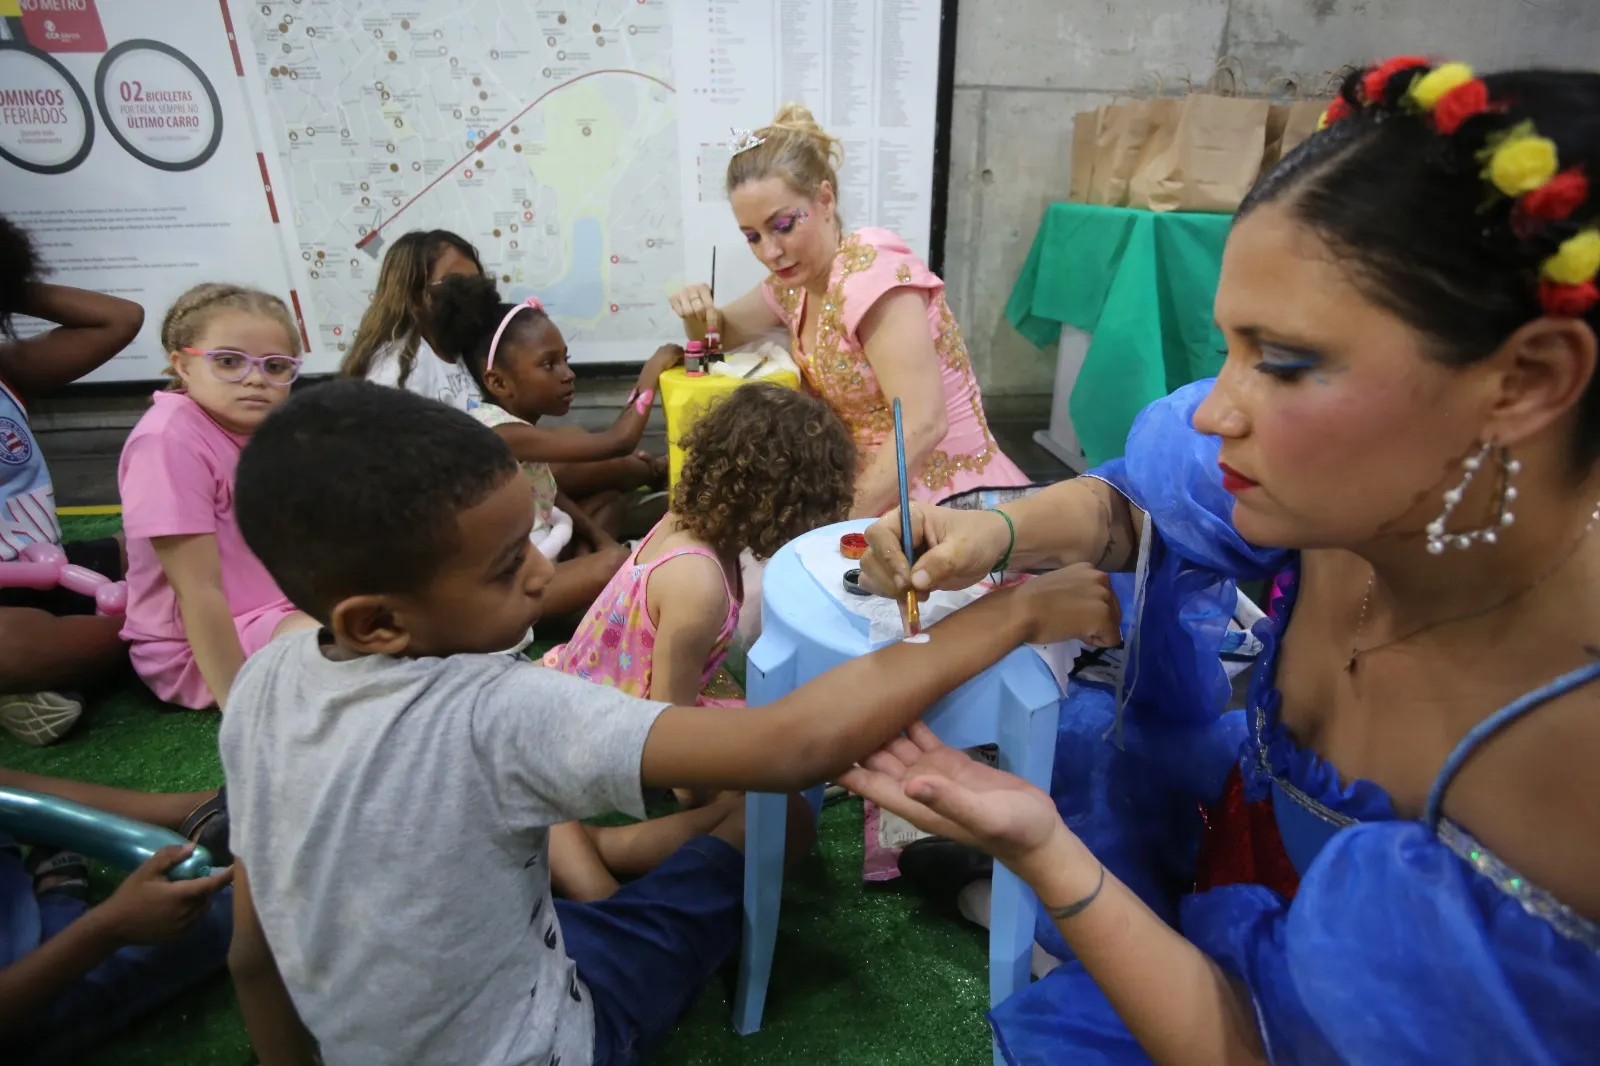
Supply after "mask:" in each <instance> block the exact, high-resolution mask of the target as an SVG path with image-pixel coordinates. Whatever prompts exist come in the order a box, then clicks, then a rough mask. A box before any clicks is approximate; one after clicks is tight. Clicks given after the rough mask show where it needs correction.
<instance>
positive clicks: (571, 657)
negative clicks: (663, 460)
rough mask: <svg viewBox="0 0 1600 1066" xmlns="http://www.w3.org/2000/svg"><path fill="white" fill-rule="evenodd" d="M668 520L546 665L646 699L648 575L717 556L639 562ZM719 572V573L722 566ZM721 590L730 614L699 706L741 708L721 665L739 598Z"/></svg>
mask: <svg viewBox="0 0 1600 1066" xmlns="http://www.w3.org/2000/svg"><path fill="white" fill-rule="evenodd" d="M671 518H672V515H671V514H668V515H667V517H666V518H665V519H663V520H662V522H661V523H660V524H658V525H657V526H656V528H655V529H653V530H651V531H650V535H649V536H648V537H645V538H644V540H641V541H640V542H639V543H638V545H637V546H636V547H635V548H634V549H633V554H632V555H631V556H629V558H628V561H627V563H626V564H625V565H624V566H623V567H622V568H621V569H620V570H618V571H617V572H616V575H615V576H613V577H612V579H611V580H610V582H608V583H607V584H606V587H605V588H604V589H602V590H601V592H600V595H599V597H598V598H596V600H595V601H594V605H593V606H592V607H590V608H589V612H588V614H586V615H584V617H583V621H582V622H580V623H579V624H578V630H577V632H576V633H574V634H573V635H572V639H571V640H570V641H568V642H567V643H565V644H561V645H558V646H557V647H554V648H551V649H550V650H549V651H548V652H546V653H545V657H544V659H543V663H544V665H545V666H548V667H550V668H552V669H555V670H560V671H561V672H562V673H566V674H572V675H574V676H576V677H581V678H583V679H584V680H585V681H593V682H595V683H596V684H599V685H609V686H611V687H613V688H619V689H621V690H622V691H624V692H626V693H628V694H629V695H630V696H639V697H641V698H645V699H648V698H650V681H651V676H652V674H653V673H654V669H653V667H654V663H655V647H656V626H655V623H654V622H652V621H651V620H650V603H649V587H650V575H651V574H652V573H654V572H655V569H656V567H658V566H660V565H661V564H662V563H665V562H667V561H668V560H671V559H676V558H678V557H679V556H682V555H703V556H705V557H706V558H708V559H710V560H711V561H712V562H717V557H716V554H715V553H714V552H712V551H710V550H709V549H706V548H679V549H677V550H675V551H669V552H665V553H663V554H662V556H661V558H659V559H654V560H652V561H650V562H648V563H641V562H639V553H640V552H641V551H643V550H644V548H645V545H647V544H649V543H650V542H651V541H652V540H654V539H655V536H656V533H658V532H659V531H660V529H661V526H662V525H664V524H666V522H667V521H669V520H670V519H671ZM717 568H718V570H721V568H722V564H721V563H720V562H717ZM722 586H723V589H724V590H725V591H726V592H727V594H728V615H727V617H726V618H724V619H723V620H722V628H721V629H720V630H719V631H718V632H717V641H716V643H715V644H714V645H713V646H712V649H711V655H710V656H709V657H708V658H707V659H706V666H705V672H704V673H703V674H702V675H701V679H700V689H701V696H700V700H699V702H700V704H701V705H702V706H729V705H743V703H744V693H743V692H742V691H741V690H740V688H739V685H738V682H736V681H734V679H733V678H732V676H730V675H729V674H728V672H727V671H726V670H724V669H723V668H722V661H723V660H724V659H726V658H727V656H728V644H729V642H731V641H732V639H733V633H734V630H735V629H736V628H737V627H738V625H739V597H738V596H737V595H736V594H735V591H734V589H733V587H732V586H731V585H729V584H728V579H727V577H726V576H724V577H723V579H722Z"/></svg>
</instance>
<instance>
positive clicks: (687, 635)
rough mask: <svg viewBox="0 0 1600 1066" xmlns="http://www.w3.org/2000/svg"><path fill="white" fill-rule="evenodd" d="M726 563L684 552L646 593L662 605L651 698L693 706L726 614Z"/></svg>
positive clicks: (665, 565)
mask: <svg viewBox="0 0 1600 1066" xmlns="http://www.w3.org/2000/svg"><path fill="white" fill-rule="evenodd" d="M721 571H722V568H721V567H720V566H718V565H717V563H716V561H715V560H712V559H707V558H706V557H705V556H703V555H684V556H680V557H678V558H676V559H672V560H670V561H668V562H666V563H663V564H662V565H661V566H659V567H657V568H656V569H655V571H654V572H653V573H651V575H650V583H649V586H648V592H647V595H648V596H649V598H650V602H651V603H653V604H658V605H659V610H660V616H659V618H658V619H657V621H656V645H655V651H654V656H653V666H652V672H651V675H650V692H649V695H650V698H651V699H653V700H660V701H662V702H663V703H675V704H678V705H679V706H682V707H692V706H693V705H694V704H695V702H696V701H697V700H698V699H699V698H700V678H701V675H702V674H704V673H705V668H706V659H707V658H709V657H710V655H711V649H712V648H713V647H715V646H716V642H717V636H718V634H719V633H721V631H722V622H723V620H724V619H725V618H727V617H728V593H727V591H726V590H725V589H724V588H723V585H722V572H721Z"/></svg>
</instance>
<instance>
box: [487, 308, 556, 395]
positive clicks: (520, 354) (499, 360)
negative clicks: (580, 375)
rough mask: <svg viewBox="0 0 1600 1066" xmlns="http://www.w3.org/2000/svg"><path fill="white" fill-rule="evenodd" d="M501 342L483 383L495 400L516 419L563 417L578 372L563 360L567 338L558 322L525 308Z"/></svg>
mask: <svg viewBox="0 0 1600 1066" xmlns="http://www.w3.org/2000/svg"><path fill="white" fill-rule="evenodd" d="M523 314H524V315H527V320H526V321H521V322H513V323H512V326H513V328H512V329H510V330H507V334H508V335H507V336H506V337H504V338H502V339H501V341H500V348H499V350H498V351H497V352H496V353H495V360H494V366H493V367H491V368H489V370H488V372H487V373H485V374H484V384H485V385H487V386H488V388H489V393H490V395H491V396H493V397H494V398H495V402H496V403H498V404H500V406H502V407H504V408H505V409H506V410H507V411H510V412H511V413H512V414H514V415H516V416H517V417H518V418H523V419H527V420H528V421H530V422H531V421H533V420H534V419H536V418H539V417H541V416H543V415H550V416H552V417H554V416H558V415H564V414H566V413H567V411H568V410H569V409H571V407H572V398H573V396H574V395H576V391H577V390H576V389H575V387H574V384H573V383H574V382H575V381H576V380H577V377H576V375H574V374H573V372H572V367H571V366H569V365H568V364H567V341H566V338H564V337H563V336H561V330H560V329H558V328H557V327H556V324H555V323H554V322H552V321H550V319H548V318H546V317H544V316H543V315H539V316H535V315H532V314H530V313H529V312H523Z"/></svg>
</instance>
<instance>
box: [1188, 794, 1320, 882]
mask: <svg viewBox="0 0 1600 1066" xmlns="http://www.w3.org/2000/svg"><path fill="white" fill-rule="evenodd" d="M1200 817H1201V818H1202V819H1204V821H1205V824H1206V831H1205V836H1204V837H1203V838H1201V841H1200V856H1199V858H1198V859H1197V860H1196V862H1195V877H1194V890H1195V891H1196V892H1207V891H1209V890H1211V889H1213V888H1221V887H1222V886H1223V885H1264V886H1265V887H1267V888H1270V889H1272V890H1273V891H1274V892H1276V893H1278V894H1279V895H1280V896H1283V897H1284V898H1285V899H1293V898H1294V894H1295V891H1296V890H1297V889H1299V887H1300V875H1299V874H1298V873H1296V872H1295V869H1294V863H1292V862H1290V861H1289V853H1288V852H1287V851H1285V850H1284V847H1283V837H1282V836H1280V835H1279V833H1278V820H1277V818H1276V817H1275V816H1274V815H1273V813H1272V800H1271V799H1264V800H1257V801H1256V802H1254V803H1251V802H1249V801H1247V800H1246V799H1245V798H1244V778H1243V777H1242V776H1240V774H1239V768H1238V767H1237V766H1235V767H1234V768H1233V771H1232V772H1231V773H1230V774H1229V775H1228V783H1227V785H1225V786H1224V787H1223V789H1222V795H1221V797H1220V798H1218V800H1217V802H1216V803H1214V804H1212V805H1211V806H1210V807H1206V806H1202V807H1201V808H1200Z"/></svg>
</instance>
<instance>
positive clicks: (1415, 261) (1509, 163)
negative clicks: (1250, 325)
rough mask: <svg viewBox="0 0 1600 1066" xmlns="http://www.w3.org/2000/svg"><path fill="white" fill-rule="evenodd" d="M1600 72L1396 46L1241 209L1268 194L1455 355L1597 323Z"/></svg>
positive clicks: (1599, 427)
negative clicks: (1536, 323) (1435, 58)
mask: <svg viewBox="0 0 1600 1066" xmlns="http://www.w3.org/2000/svg"><path fill="white" fill-rule="evenodd" d="M1594 174H1600V74H1589V73H1567V72H1557V71H1518V72H1511V73H1504V74H1495V75H1489V76H1485V77H1481V78H1480V77H1478V76H1477V75H1476V74H1474V73H1473V72H1472V70H1471V69H1470V68H1468V67H1466V66H1464V65H1463V64H1458V63H1450V64H1444V65H1440V66H1435V65H1433V64H1432V63H1430V62H1429V61H1428V60H1425V59H1421V58H1416V57H1401V58H1399V59H1394V60H1390V61H1388V62H1387V63H1383V64H1380V65H1378V66H1375V67H1372V68H1368V69H1366V70H1358V71H1355V72H1353V73H1352V74H1351V75H1350V76H1349V77H1348V78H1346V80H1345V82H1344V85H1343V86H1342V88H1341V90H1340V93H1339V96H1338V97H1337V98H1336V99H1335V100H1334V101H1333V104H1332V106H1330V107H1329V109H1328V114H1327V115H1326V116H1325V117H1324V128H1323V129H1322V130H1321V131H1320V132H1318V133H1317V134H1316V135H1315V136H1313V137H1311V138H1309V139H1308V140H1307V141H1305V142H1304V143H1303V144H1301V145H1300V146H1299V147H1298V148H1296V149H1295V150H1294V151H1293V152H1291V153H1290V154H1289V155H1287V156H1285V157H1284V159H1283V160H1282V162H1280V163H1279V164H1278V165H1277V166H1276V167H1274V168H1273V169H1272V170H1271V171H1269V172H1268V173H1267V174H1266V175H1265V176H1264V177H1263V178H1262V179H1261V181H1260V182H1259V183H1257V185H1256V187H1255V188H1254V189H1253V190H1252V191H1251V193H1250V195H1249V196H1248V197H1246V199H1245V201H1244V203H1243V204H1242V205H1241V206H1240V209H1239V212H1238V217H1239V218H1240V219H1243V218H1245V217H1248V216H1249V214H1250V213H1251V212H1252V211H1254V210H1255V209H1257V208H1259V207H1261V206H1262V205H1264V204H1269V203H1276V204H1279V205H1281V206H1282V207H1283V208H1284V209H1286V210H1287V211H1288V212H1289V213H1290V214H1291V215H1292V216H1293V217H1294V218H1296V219H1297V220H1298V221H1300V222H1301V223H1303V224H1305V225H1307V226H1309V227H1311V228H1312V229H1314V230H1315V231H1317V233H1318V234H1319V235H1320V236H1321V237H1322V238H1323V239H1324V240H1325V241H1326V242H1327V243H1328V245H1329V246H1330V248H1331V249H1332V250H1333V251H1334V253H1335V254H1336V255H1338V256H1339V257H1340V258H1341V259H1342V260H1343V261H1344V262H1345V263H1346V265H1347V266H1349V267H1350V268H1352V276H1353V280H1354V281H1355V283H1356V284H1357V285H1358V286H1359V287H1360V288H1361V289H1362V291H1363V292H1364V293H1365V294H1366V295H1367V296H1368V297H1369V298H1370V299H1372V300H1373V301H1374V302H1376V303H1377V304H1379V305H1380V306H1382V307H1384V308H1385V309H1387V310H1388V311H1390V312H1391V313H1393V314H1395V315H1396V316H1397V317H1399V318H1400V319H1401V320H1402V321H1404V322H1406V323H1407V324H1408V325H1410V326H1411V327H1412V328H1413V329H1415V330H1417V331H1418V332H1420V333H1422V334H1423V335H1424V336H1426V337H1428V338H1429V339H1430V340H1431V341H1432V344H1431V345H1430V347H1431V348H1432V351H1433V354H1434V356H1435V357H1436V358H1438V359H1439V360H1441V361H1442V362H1444V363H1446V364H1449V365H1453V366H1466V365H1470V364H1472V363H1475V362H1478V361H1480V360H1483V359H1486V358H1488V357H1489V356H1490V355H1492V354H1493V353H1494V352H1495V351H1496V350H1497V349H1498V348H1499V347H1500V346H1501V344H1502V343H1503V342H1504V341H1505V340H1506V338H1507V337H1509V336H1510V335H1511V334H1513V333H1514V332H1516V331H1517V330H1518V329H1520V328H1521V327H1522V326H1524V325H1526V324H1527V323H1529V322H1531V321H1533V320H1535V319H1537V318H1540V317H1541V316H1546V315H1550V316H1556V317H1565V318H1574V319H1578V320H1581V321H1583V322H1586V323H1588V325H1589V326H1590V328H1591V329H1594V330H1595V331H1596V332H1597V333H1600V290H1597V289H1596V287H1595V274H1596V271H1597V269H1600V231H1597V229H1596V227H1597V226H1600V199H1597V198H1596V197H1595V196H1593V195H1591V193H1590V190H1589V176H1590V175H1594ZM1576 450H1577V455H1576V459H1577V461H1578V462H1580V463H1581V464H1583V465H1585V466H1587V465H1588V464H1590V463H1592V462H1593V461H1594V460H1596V459H1600V386H1597V384H1596V381H1595V380H1594V379H1591V380H1590V382H1589V384H1588V387H1587V389H1586V391H1585V393H1584V395H1583V398H1582V400H1581V401H1580V403H1579V407H1578V437H1577V441H1576Z"/></svg>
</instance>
